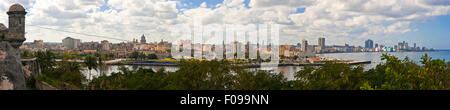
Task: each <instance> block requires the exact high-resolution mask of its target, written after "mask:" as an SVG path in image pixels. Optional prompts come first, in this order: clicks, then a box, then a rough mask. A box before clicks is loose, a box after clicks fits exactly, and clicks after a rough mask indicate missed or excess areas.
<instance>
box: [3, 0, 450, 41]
mask: <svg viewBox="0 0 450 110" xmlns="http://www.w3.org/2000/svg"><path fill="white" fill-rule="evenodd" d="M18 2H19V3H21V4H23V5H25V7H26V8H27V10H28V12H29V13H28V15H27V23H30V24H32V25H39V26H43V27H51V28H55V29H60V30H70V31H74V32H79V33H86V34H91V35H100V36H108V37H114V38H118V39H127V40H131V39H133V38H139V37H140V36H141V35H142V34H145V35H146V36H149V38H148V40H150V41H159V40H160V39H161V38H163V39H165V40H169V41H170V40H174V39H176V37H174V36H167V35H168V33H170V27H171V26H173V25H174V24H181V23H187V22H189V19H188V18H193V17H197V16H200V17H202V18H203V20H204V21H208V22H210V23H218V24H247V23H253V24H264V23H269V22H271V23H277V24H280V27H281V28H280V29H281V30H280V43H281V44H297V43H299V42H301V40H303V39H305V40H308V41H309V42H310V44H313V45H314V44H317V38H318V37H322V35H325V38H326V39H327V40H326V41H327V42H326V43H327V44H328V45H344V44H350V45H355V46H363V45H364V41H365V40H367V39H372V40H374V41H375V42H376V43H379V44H383V45H387V46H393V45H395V44H397V43H398V42H401V41H403V40H405V41H407V42H409V44H411V45H412V44H413V43H417V45H418V46H426V47H430V48H437V49H450V43H449V41H450V37H449V35H450V31H449V29H450V1H445V0H417V2H415V1H411V0H387V1H380V0H351V1H347V2H339V1H333V0H225V1H224V0H175V1H173V0H77V1H72V0H68V1H65V0H18ZM12 3H15V2H11V1H0V9H1V10H0V13H6V10H7V9H8V6H10V5H11V4H12ZM202 3H205V4H206V5H207V7H205V8H204V7H201V4H202ZM218 4H220V5H221V6H219V7H216V5H218ZM241 6H243V7H241ZM93 10H96V11H95V12H94V11H93ZM0 19H1V20H2V23H7V15H6V14H0ZM26 31H27V42H32V41H33V40H44V41H48V42H60V41H61V39H62V38H64V37H66V36H71V37H75V38H80V39H82V40H83V41H101V40H105V39H101V38H96V37H90V36H83V35H77V34H70V33H62V32H55V31H51V30H45V29H39V28H34V27H28V28H27V30H26ZM42 36H45V37H42ZM111 41H112V42H120V41H114V40H111Z"/></svg>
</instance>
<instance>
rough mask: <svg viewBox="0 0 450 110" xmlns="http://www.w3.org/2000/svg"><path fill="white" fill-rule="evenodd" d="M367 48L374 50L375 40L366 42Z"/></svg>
mask: <svg viewBox="0 0 450 110" xmlns="http://www.w3.org/2000/svg"><path fill="white" fill-rule="evenodd" d="M366 48H368V49H373V40H370V39H369V40H366Z"/></svg>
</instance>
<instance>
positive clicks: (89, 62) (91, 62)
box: [84, 55, 98, 79]
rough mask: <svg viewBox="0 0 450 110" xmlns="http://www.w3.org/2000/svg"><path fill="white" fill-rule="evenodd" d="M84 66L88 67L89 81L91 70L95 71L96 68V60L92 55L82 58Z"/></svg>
mask: <svg viewBox="0 0 450 110" xmlns="http://www.w3.org/2000/svg"><path fill="white" fill-rule="evenodd" d="M84 64H85V65H86V66H87V67H88V69H89V79H91V70H92V69H95V70H97V66H98V63H97V58H95V57H94V56H92V55H88V56H86V57H85V58H84Z"/></svg>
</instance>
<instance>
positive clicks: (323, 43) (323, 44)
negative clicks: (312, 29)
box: [318, 37, 325, 48]
mask: <svg viewBox="0 0 450 110" xmlns="http://www.w3.org/2000/svg"><path fill="white" fill-rule="evenodd" d="M318 44H319V47H321V48H322V47H325V38H323V37H321V38H319V43H318Z"/></svg>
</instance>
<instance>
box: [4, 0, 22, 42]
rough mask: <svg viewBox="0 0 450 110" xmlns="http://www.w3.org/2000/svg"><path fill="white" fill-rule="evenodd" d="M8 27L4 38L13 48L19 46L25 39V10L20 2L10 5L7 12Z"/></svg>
mask: <svg viewBox="0 0 450 110" xmlns="http://www.w3.org/2000/svg"><path fill="white" fill-rule="evenodd" d="M7 14H8V16H9V27H8V28H9V29H8V34H7V35H6V40H7V41H9V42H10V43H11V46H13V47H14V48H19V47H20V46H21V45H22V43H23V42H24V41H25V40H26V39H25V15H26V14H27V12H26V11H25V8H24V7H23V6H22V5H20V4H14V5H12V6H11V7H10V8H9V10H8V12H7Z"/></svg>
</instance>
